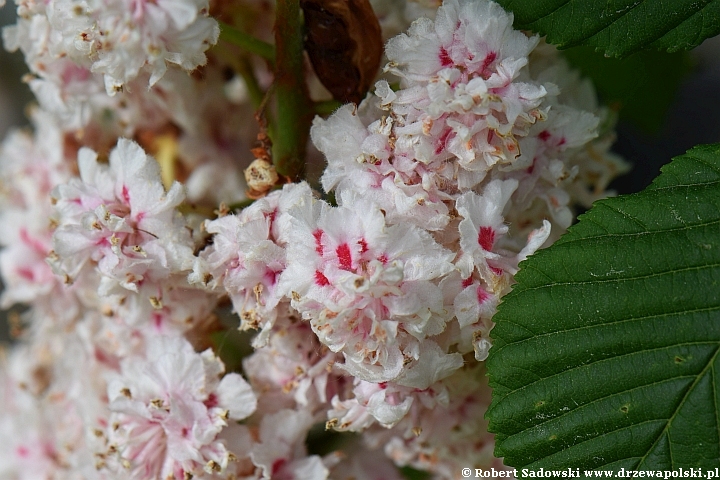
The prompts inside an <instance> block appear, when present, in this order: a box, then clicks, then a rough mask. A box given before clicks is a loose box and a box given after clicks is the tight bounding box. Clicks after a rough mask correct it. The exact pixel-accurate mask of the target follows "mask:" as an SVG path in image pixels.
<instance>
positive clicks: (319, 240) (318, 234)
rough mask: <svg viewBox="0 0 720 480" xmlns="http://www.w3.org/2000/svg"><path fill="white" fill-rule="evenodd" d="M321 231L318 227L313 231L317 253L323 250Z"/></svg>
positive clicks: (319, 253)
mask: <svg viewBox="0 0 720 480" xmlns="http://www.w3.org/2000/svg"><path fill="white" fill-rule="evenodd" d="M323 233H324V232H323V231H322V230H320V229H319V228H318V229H317V230H315V231H314V232H313V237H315V251H316V252H317V254H318V255H322V254H323V251H324V249H323V244H322V236H323Z"/></svg>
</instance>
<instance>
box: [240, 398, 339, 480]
mask: <svg viewBox="0 0 720 480" xmlns="http://www.w3.org/2000/svg"><path fill="white" fill-rule="evenodd" d="M312 424H313V419H312V417H311V416H310V414H308V413H307V412H304V411H299V412H298V411H293V410H281V411H279V412H277V413H274V414H272V415H266V416H265V417H264V418H263V421H262V423H261V424H260V442H259V443H258V444H257V445H255V446H254V447H253V449H252V452H251V454H250V456H251V458H252V460H253V463H255V465H257V466H259V467H260V468H261V469H262V478H267V479H269V478H273V479H282V480H323V479H325V478H327V476H328V470H327V468H326V467H325V465H323V462H322V460H321V459H320V457H318V456H317V455H311V456H307V453H306V451H305V437H306V436H307V432H308V431H309V430H310V427H311V426H312Z"/></svg>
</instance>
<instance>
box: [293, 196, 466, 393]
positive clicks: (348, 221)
mask: <svg viewBox="0 0 720 480" xmlns="http://www.w3.org/2000/svg"><path fill="white" fill-rule="evenodd" d="M290 214H291V215H292V216H293V217H294V218H293V221H292V230H291V231H290V240H289V241H288V246H287V264H288V266H287V269H286V271H285V273H284V274H283V277H282V280H281V282H282V283H281V285H282V287H283V289H284V290H285V291H286V292H287V293H288V295H289V296H290V297H291V298H292V305H293V307H294V308H296V309H297V310H298V311H299V312H300V313H301V314H302V315H303V318H306V319H308V320H310V323H311V325H312V327H313V330H314V331H315V333H316V334H317V335H318V337H319V338H320V341H321V342H323V343H324V344H325V345H327V346H328V347H329V348H330V350H332V351H334V352H342V353H343V355H344V357H345V364H344V365H343V368H345V369H346V370H347V371H348V372H349V373H350V374H352V375H354V376H357V377H359V378H361V379H363V380H367V381H369V382H382V381H389V380H393V379H395V378H397V377H398V376H399V375H400V373H401V372H402V369H403V364H404V363H406V362H407V361H410V360H413V359H415V360H416V359H417V358H418V355H419V351H418V345H419V342H420V341H421V340H422V339H424V338H425V337H427V336H430V335H436V334H438V333H440V332H442V331H443V330H444V326H445V322H446V317H447V314H448V313H449V312H447V311H446V310H445V309H444V308H443V303H442V293H441V291H440V289H439V287H437V285H435V284H434V283H433V282H432V281H433V280H434V279H436V278H439V277H441V276H442V275H445V274H446V273H448V272H449V271H450V270H451V269H452V265H451V264H450V263H449V262H450V261H451V260H452V259H453V257H454V254H452V253H451V252H449V251H447V250H445V249H443V248H442V247H440V246H439V245H438V244H436V243H435V241H434V240H433V239H432V237H430V235H428V234H427V232H425V231H422V230H420V229H418V228H416V227H412V226H410V225H387V224H386V223H385V218H384V217H383V214H382V212H380V209H379V208H378V207H377V206H376V205H374V204H372V203H370V202H368V201H367V200H365V199H363V198H362V197H361V196H359V195H357V196H352V195H350V192H346V193H345V194H344V195H343V196H342V197H341V205H340V206H339V207H337V208H333V207H330V206H329V205H327V204H326V203H324V202H322V201H317V200H314V199H312V198H308V199H307V201H306V202H305V205H304V206H298V207H296V208H295V209H292V210H290Z"/></svg>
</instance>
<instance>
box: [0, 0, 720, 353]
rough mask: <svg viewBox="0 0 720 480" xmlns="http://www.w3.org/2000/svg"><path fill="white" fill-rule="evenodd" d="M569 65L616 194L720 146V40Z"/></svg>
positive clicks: (18, 116) (6, 75)
mask: <svg viewBox="0 0 720 480" xmlns="http://www.w3.org/2000/svg"><path fill="white" fill-rule="evenodd" d="M14 22H15V6H14V4H13V2H12V1H9V2H8V4H7V5H5V6H4V7H3V8H0V27H2V26H5V25H8V24H13V23H14ZM566 54H567V57H568V59H569V60H570V62H571V63H573V64H574V65H575V66H576V67H578V68H580V70H581V71H582V72H583V73H584V74H585V75H588V76H590V77H591V78H592V79H593V80H594V81H595V83H596V86H597V88H598V91H599V94H600V96H601V97H602V101H604V102H605V103H607V104H609V105H610V106H611V108H613V109H615V110H617V111H618V112H619V122H618V127H617V142H616V144H615V147H614V151H615V152H616V153H618V154H620V155H622V156H623V157H624V158H625V159H627V160H628V161H629V162H631V163H632V164H633V169H632V170H631V172H630V173H629V174H627V175H625V176H624V177H621V178H619V179H617V180H616V181H615V182H613V184H612V188H613V189H614V190H616V191H617V192H618V193H632V192H637V191H639V190H642V189H643V188H645V187H646V186H647V185H649V184H650V182H651V181H652V179H653V178H655V177H656V176H657V175H658V174H659V173H660V167H661V166H662V165H663V164H665V163H667V162H669V161H670V159H671V158H672V157H673V156H677V155H680V154H682V153H684V152H685V151H686V150H688V149H689V148H691V147H692V146H694V145H697V144H701V143H715V142H720V37H716V38H713V39H709V40H706V41H705V43H703V44H702V45H701V46H700V47H698V48H696V49H695V50H693V51H692V52H690V53H678V54H664V53H658V52H642V53H641V54H636V55H633V56H631V57H629V58H627V59H625V60H622V61H621V60H615V59H607V58H604V57H603V56H602V55H600V54H596V53H594V52H592V50H591V49H586V48H574V49H570V50H569V51H567V52H566ZM26 73H27V70H26V68H25V64H24V61H23V57H22V54H21V53H20V52H15V53H8V52H6V51H5V50H4V48H0V139H2V138H4V137H5V135H6V133H7V132H8V130H9V129H12V128H22V127H25V126H27V124H28V121H27V118H26V117H25V115H24V111H25V108H26V106H27V105H28V104H29V103H30V102H32V100H33V96H32V94H31V93H30V90H29V88H28V87H27V85H26V84H24V83H23V81H22V77H23V75H25V74H26ZM9 338H10V337H9V332H8V324H7V313H6V312H2V313H1V314H0V344H1V343H5V342H8V341H9Z"/></svg>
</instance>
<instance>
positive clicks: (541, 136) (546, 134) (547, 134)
mask: <svg viewBox="0 0 720 480" xmlns="http://www.w3.org/2000/svg"><path fill="white" fill-rule="evenodd" d="M538 138H539V139H540V140H542V141H543V142H547V140H548V138H550V132H548V131H547V130H543V131H542V132H540V133H538Z"/></svg>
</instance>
